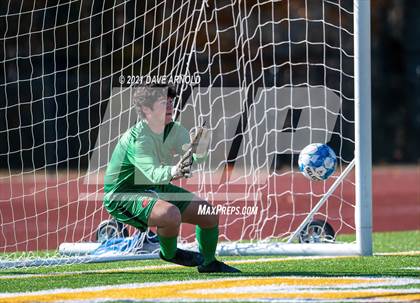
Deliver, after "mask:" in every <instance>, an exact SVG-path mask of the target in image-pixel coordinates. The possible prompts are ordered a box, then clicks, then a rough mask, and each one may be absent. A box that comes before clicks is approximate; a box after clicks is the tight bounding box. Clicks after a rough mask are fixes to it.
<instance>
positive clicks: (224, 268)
mask: <svg viewBox="0 0 420 303" xmlns="http://www.w3.org/2000/svg"><path fill="white" fill-rule="evenodd" d="M197 269H198V272H199V273H217V272H226V273H240V272H241V271H240V270H239V269H237V268H235V267H232V266H229V265H227V264H225V263H223V262H220V261H217V260H214V261H213V262H211V263H209V264H207V265H203V264H202V265H199V266H198V268H197Z"/></svg>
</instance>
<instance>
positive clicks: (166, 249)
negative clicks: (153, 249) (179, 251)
mask: <svg viewBox="0 0 420 303" xmlns="http://www.w3.org/2000/svg"><path fill="white" fill-rule="evenodd" d="M176 238H177V237H176V236H175V237H163V236H160V235H159V244H160V251H161V253H162V255H163V256H164V257H165V258H166V259H172V258H173V257H175V252H176Z"/></svg>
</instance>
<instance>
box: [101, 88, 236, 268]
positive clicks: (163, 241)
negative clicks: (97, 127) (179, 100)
mask: <svg viewBox="0 0 420 303" xmlns="http://www.w3.org/2000/svg"><path fill="white" fill-rule="evenodd" d="M175 97H176V90H175V88H174V87H164V88H162V87H145V86H142V87H137V88H135V89H134V93H133V98H132V99H133V103H134V105H135V107H136V109H137V113H138V114H139V116H140V121H139V122H138V123H137V124H136V125H135V126H133V127H132V128H130V129H129V130H128V131H127V132H125V133H124V134H123V135H122V137H121V138H120V140H119V142H118V144H117V146H116V147H115V149H114V151H113V153H112V157H111V161H110V162H109V164H108V167H107V170H106V174H105V197H104V206H105V208H106V209H107V211H108V212H109V213H110V214H111V215H112V216H113V217H114V218H115V219H116V220H118V221H120V222H122V223H125V224H129V225H131V226H134V227H135V228H137V229H139V230H141V231H145V230H146V229H147V227H151V226H156V227H157V234H158V237H159V243H160V253H159V255H160V258H161V259H163V260H165V261H168V262H173V263H176V264H180V265H184V266H198V271H199V272H201V273H204V272H207V273H211V272H231V273H232V272H240V271H239V270H238V269H236V268H233V267H231V266H229V265H227V264H225V263H223V262H220V261H218V260H216V258H215V251H216V246H217V241H218V234H219V228H218V219H219V218H218V216H217V215H199V214H198V209H199V206H200V205H202V206H203V205H205V206H206V207H208V206H209V205H208V203H207V202H206V201H203V200H201V199H200V198H198V197H197V196H195V195H194V194H192V193H190V192H189V191H187V190H185V189H183V188H180V187H178V186H175V185H173V184H171V183H170V182H171V181H172V180H176V179H179V178H184V177H189V176H190V173H191V165H192V162H193V161H203V160H204V159H205V158H206V154H207V149H208V145H209V135H210V134H209V131H208V130H207V129H205V128H203V127H199V128H198V129H196V131H195V132H192V137H197V136H196V135H197V134H201V140H200V141H199V142H190V136H189V133H188V131H187V130H186V129H185V128H184V127H183V126H181V124H180V123H177V122H173V121H172V112H173V102H174V98H175ZM196 141H197V140H196ZM182 146H184V147H187V148H186V151H185V150H183V148H182ZM184 149H185V148H184ZM176 154H178V155H182V156H181V157H180V160H179V161H174V159H175V155H176ZM182 222H185V223H190V224H194V225H196V238H197V242H198V246H199V250H200V253H196V252H191V251H186V250H182V249H179V248H177V236H178V233H179V227H180V224H181V223H182Z"/></svg>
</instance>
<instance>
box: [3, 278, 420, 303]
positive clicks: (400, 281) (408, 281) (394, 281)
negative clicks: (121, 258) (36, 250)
mask: <svg viewBox="0 0 420 303" xmlns="http://www.w3.org/2000/svg"><path fill="white" fill-rule="evenodd" d="M284 279H286V280H289V281H290V280H293V279H297V280H299V281H301V283H305V280H313V279H314V277H309V276H308V277H302V276H287V277H285V278H284ZM319 279H325V280H328V279H333V280H337V282H339V281H340V280H344V281H346V280H348V279H349V277H320V278H319ZM352 279H358V280H360V281H366V282H369V281H376V280H383V281H382V282H376V283H375V282H374V283H372V282H371V283H369V284H371V285H370V286H371V287H378V286H400V285H413V284H419V283H420V280H419V279H415V278H395V277H386V278H378V277H359V276H356V277H352ZM238 280H243V281H248V280H253V281H255V280H262V281H264V280H267V277H236V278H235V277H229V278H216V279H211V280H208V279H199V280H186V281H161V282H144V283H128V284H118V285H105V286H94V287H81V288H57V289H50V290H40V291H33V292H16V293H0V299H1V298H14V297H19V296H22V295H28V294H30V295H51V294H61V293H67V292H70V293H76V292H84V291H89V292H97V291H104V290H116V289H137V288H138V289H145V288H148V287H155V286H170V285H182V284H187V285H190V286H191V285H193V284H200V283H203V282H204V283H209V282H220V281H223V282H228V281H238ZM356 285H357V286H359V283H356ZM368 286H369V285H368ZM278 287H280V286H278ZM222 288H223V289H229V288H225V287H222ZM307 288H309V289H312V288H313V285H309V286H307ZM372 290H376V289H372ZM382 290H383V291H387V290H388V288H384V289H377V291H379V292H380V291H382ZM413 290H414V291H416V292H417V289H413V288H409V289H398V291H400V292H412V291H413ZM195 291H196V292H197V290H195ZM200 291H201V290H200ZM355 291H357V290H355ZM369 291H371V290H369ZM292 292H293V291H292ZM315 292H317V291H315ZM318 292H319V291H318ZM212 301H214V300H212Z"/></svg>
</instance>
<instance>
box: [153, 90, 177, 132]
mask: <svg viewBox="0 0 420 303" xmlns="http://www.w3.org/2000/svg"><path fill="white" fill-rule="evenodd" d="M173 110H174V103H173V99H172V98H171V97H168V98H165V99H163V100H162V99H161V100H158V101H156V102H155V103H154V104H153V108H152V112H151V116H150V118H151V119H154V120H155V121H156V122H157V121H159V122H160V123H162V124H163V125H166V124H168V123H170V122H171V121H172V113H173Z"/></svg>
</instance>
